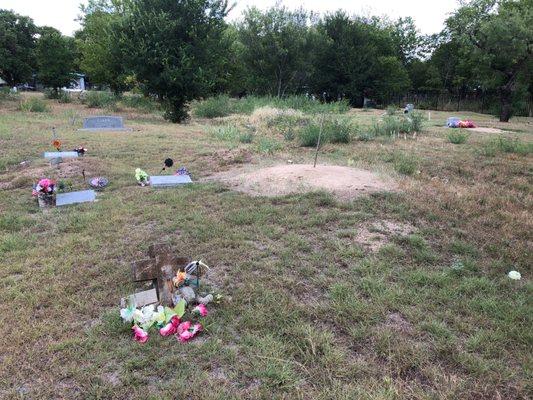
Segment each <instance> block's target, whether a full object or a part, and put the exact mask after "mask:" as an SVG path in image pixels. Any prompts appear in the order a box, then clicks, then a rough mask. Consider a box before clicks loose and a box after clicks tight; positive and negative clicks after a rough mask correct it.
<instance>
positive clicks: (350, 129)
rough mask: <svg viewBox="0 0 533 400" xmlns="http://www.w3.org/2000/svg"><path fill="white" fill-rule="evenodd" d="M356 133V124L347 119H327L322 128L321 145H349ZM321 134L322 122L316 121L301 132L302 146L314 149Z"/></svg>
mask: <svg viewBox="0 0 533 400" xmlns="http://www.w3.org/2000/svg"><path fill="white" fill-rule="evenodd" d="M355 131H356V127H355V126H354V124H353V123H352V122H351V121H350V120H349V119H345V118H332V119H326V120H325V121H324V122H323V126H322V136H321V139H320V142H321V143H328V142H329V143H349V142H350V141H351V140H352V137H353V136H354V134H355ZM319 134H320V122H318V121H315V123H311V124H309V125H307V126H306V127H304V128H303V129H302V130H301V132H300V145H301V146H303V147H314V146H316V145H317V142H318V136H319Z"/></svg>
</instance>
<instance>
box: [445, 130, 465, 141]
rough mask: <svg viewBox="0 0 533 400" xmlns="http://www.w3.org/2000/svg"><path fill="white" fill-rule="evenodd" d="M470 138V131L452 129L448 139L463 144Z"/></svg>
mask: <svg viewBox="0 0 533 400" xmlns="http://www.w3.org/2000/svg"><path fill="white" fill-rule="evenodd" d="M467 140H468V133H466V132H462V131H461V130H457V131H451V132H450V133H448V141H449V142H450V143H453V144H463V143H466V141H467Z"/></svg>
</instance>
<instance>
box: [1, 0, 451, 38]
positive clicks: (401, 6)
mask: <svg viewBox="0 0 533 400" xmlns="http://www.w3.org/2000/svg"><path fill="white" fill-rule="evenodd" d="M276 1H277V0H236V2H237V6H236V7H235V8H234V9H233V10H232V11H231V13H230V14H229V15H228V19H229V20H232V21H233V20H237V19H239V17H240V15H241V13H242V11H243V10H245V9H246V8H247V7H249V6H257V7H259V8H261V9H264V8H268V7H270V6H272V5H274V4H275V3H276ZM81 2H82V1H80V0H0V8H4V9H6V8H7V9H9V10H13V11H15V12H16V13H18V14H22V15H27V16H30V17H31V18H33V20H34V21H35V23H36V24H37V25H40V26H41V25H47V26H53V27H54V28H57V29H59V30H60V31H61V32H63V34H65V35H72V34H73V33H74V31H75V30H77V29H79V23H78V22H76V21H75V20H76V18H77V16H78V15H79V13H80V11H79V4H80V3H81ZM230 3H231V0H230ZM281 3H282V4H283V5H285V6H287V7H288V8H290V9H294V8H299V7H300V6H304V8H305V9H307V10H311V11H314V12H317V13H327V12H331V11H335V10H338V9H344V10H345V11H347V12H348V13H349V14H359V15H380V16H381V15H387V16H389V17H390V18H391V19H396V18H398V17H407V16H411V17H413V19H414V20H415V22H416V25H417V27H418V28H419V29H420V31H421V32H422V33H425V34H431V33H437V32H440V31H441V30H442V28H443V26H444V20H445V19H446V18H447V17H448V15H449V14H450V13H451V12H452V11H453V10H455V9H456V8H457V7H458V0H438V1H435V0H283V1H282V2H281Z"/></svg>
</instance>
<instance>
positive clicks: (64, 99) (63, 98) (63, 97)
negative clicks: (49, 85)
mask: <svg viewBox="0 0 533 400" xmlns="http://www.w3.org/2000/svg"><path fill="white" fill-rule="evenodd" d="M57 101H58V102H59V103H63V104H65V103H71V102H72V98H71V97H70V93H69V92H65V91H61V93H59V96H58V97H57Z"/></svg>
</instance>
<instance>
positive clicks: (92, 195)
mask: <svg viewBox="0 0 533 400" xmlns="http://www.w3.org/2000/svg"><path fill="white" fill-rule="evenodd" d="M95 200H96V192H95V191H94V190H81V191H79V192H70V193H59V194H57V195H56V206H57V207H60V206H67V205H69V204H78V203H88V202H91V201H95Z"/></svg>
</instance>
